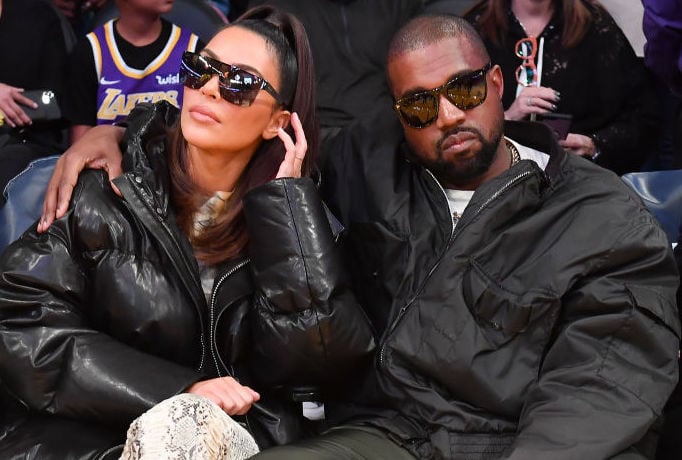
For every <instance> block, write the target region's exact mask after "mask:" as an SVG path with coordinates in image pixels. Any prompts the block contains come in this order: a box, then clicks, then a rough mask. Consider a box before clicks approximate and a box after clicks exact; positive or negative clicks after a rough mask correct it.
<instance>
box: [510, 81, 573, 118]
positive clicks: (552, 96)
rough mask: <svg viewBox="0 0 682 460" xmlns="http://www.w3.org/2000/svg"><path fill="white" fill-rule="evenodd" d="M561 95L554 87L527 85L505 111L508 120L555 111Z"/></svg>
mask: <svg viewBox="0 0 682 460" xmlns="http://www.w3.org/2000/svg"><path fill="white" fill-rule="evenodd" d="M559 100H560V95H559V93H558V92H557V91H554V90H553V89H552V88H546V87H544V86H526V87H525V88H523V90H522V91H521V92H520V93H519V95H518V96H517V97H516V99H515V100H514V102H513V103H512V105H511V106H509V108H508V109H507V111H506V112H504V118H505V119H506V120H523V119H524V118H526V117H528V116H529V115H530V114H532V113H547V112H553V111H555V110H556V108H557V104H558V103H559Z"/></svg>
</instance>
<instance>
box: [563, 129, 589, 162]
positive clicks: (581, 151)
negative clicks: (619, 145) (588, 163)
mask: <svg viewBox="0 0 682 460" xmlns="http://www.w3.org/2000/svg"><path fill="white" fill-rule="evenodd" d="M559 145H560V146H562V147H563V148H565V149H566V150H568V151H569V152H571V153H575V154H576V155H580V156H581V157H587V158H592V157H593V156H594V154H595V152H596V151H597V147H596V146H595V145H594V141H593V140H592V138H591V137H589V136H584V135H582V134H573V133H568V136H566V139H564V140H562V141H559Z"/></svg>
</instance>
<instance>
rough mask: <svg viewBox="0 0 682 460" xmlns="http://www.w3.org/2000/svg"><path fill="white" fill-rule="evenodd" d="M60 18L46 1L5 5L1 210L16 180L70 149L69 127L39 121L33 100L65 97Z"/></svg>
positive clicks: (0, 74)
mask: <svg viewBox="0 0 682 460" xmlns="http://www.w3.org/2000/svg"><path fill="white" fill-rule="evenodd" d="M58 14H59V13H58V11H57V10H56V9H54V8H53V7H52V6H51V5H50V4H49V3H47V2H44V1H42V0H26V1H20V2H19V1H12V0H0V206H2V205H4V204H5V198H4V195H3V191H4V190H5V186H6V185H7V183H8V182H9V181H10V180H11V179H12V178H13V177H14V176H16V175H17V174H19V173H20V172H21V171H22V170H23V169H24V168H25V167H26V165H28V164H29V163H30V162H31V161H33V160H35V159H37V158H41V157H44V156H48V155H54V154H58V153H61V152H62V151H63V150H64V148H65V147H66V144H67V136H66V131H65V127H66V124H65V123H64V122H63V121H62V120H61V119H59V118H57V119H50V120H46V119H41V118H40V117H37V114H36V113H32V109H35V108H37V107H38V103H37V102H36V100H33V99H31V98H29V97H27V96H28V95H30V94H29V92H31V90H36V91H37V93H36V94H41V93H42V92H43V91H50V92H51V93H52V94H53V95H55V98H56V99H55V100H58V98H59V97H60V96H61V95H62V93H61V90H62V74H63V66H64V63H65V61H66V43H65V40H64V33H63V31H62V27H61V24H60V19H59V16H58ZM28 30H39V31H40V33H39V34H38V33H30V32H28Z"/></svg>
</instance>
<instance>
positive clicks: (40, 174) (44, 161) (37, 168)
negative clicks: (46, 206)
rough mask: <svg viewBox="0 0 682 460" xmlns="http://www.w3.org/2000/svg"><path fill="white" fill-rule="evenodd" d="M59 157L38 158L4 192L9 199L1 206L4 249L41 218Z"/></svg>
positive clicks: (0, 240) (0, 237)
mask: <svg viewBox="0 0 682 460" xmlns="http://www.w3.org/2000/svg"><path fill="white" fill-rule="evenodd" d="M58 158H59V155H55V156H51V157H45V158H39V159H37V160H34V161H32V162H31V163H29V165H28V166H27V167H26V169H24V170H23V171H22V172H21V173H19V174H18V175H17V176H16V177H14V178H13V179H12V180H11V181H9V182H8V183H7V186H6V187H5V190H4V191H3V193H4V196H5V199H6V200H7V202H6V203H5V206H3V207H2V208H1V209H0V252H2V251H3V250H4V249H5V248H6V247H7V246H8V245H9V244H10V243H11V242H12V241H14V240H16V239H17V238H19V237H20V236H21V234H22V233H24V232H25V231H26V230H27V229H28V228H29V227H30V226H31V225H33V223H34V222H36V221H37V220H38V219H39V218H40V215H41V213H42V209H43V197H44V196H45V190H46V189H47V183H48V182H49V181H50V177H52V171H54V166H55V164H56V163H57V159H58Z"/></svg>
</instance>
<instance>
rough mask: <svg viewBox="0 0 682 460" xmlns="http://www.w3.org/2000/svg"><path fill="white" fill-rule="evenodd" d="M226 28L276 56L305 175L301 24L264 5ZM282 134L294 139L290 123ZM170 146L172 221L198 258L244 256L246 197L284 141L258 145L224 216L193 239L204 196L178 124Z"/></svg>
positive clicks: (307, 71)
mask: <svg viewBox="0 0 682 460" xmlns="http://www.w3.org/2000/svg"><path fill="white" fill-rule="evenodd" d="M227 27H243V28H246V29H248V30H250V31H253V32H255V33H256V34H258V35H260V36H261V37H263V38H264V39H265V41H266V43H267V46H268V47H269V48H270V49H271V50H272V51H273V53H274V55H275V56H276V58H277V65H278V66H279V72H280V81H281V88H280V90H279V92H280V94H281V95H282V98H283V99H284V101H285V104H286V107H285V108H286V109H287V110H290V111H292V112H296V113H297V114H298V115H299V117H300V119H301V124H302V125H303V130H304V132H305V135H306V139H307V142H308V151H307V153H306V156H305V160H304V161H303V166H302V171H301V174H302V175H303V176H309V175H310V174H311V172H312V168H313V165H314V164H315V161H316V159H317V155H318V150H319V145H318V144H319V141H318V132H317V129H318V127H317V117H316V113H315V79H314V78H315V77H314V73H313V60H312V59H313V58H312V53H311V50H310V44H309V42H308V37H307V35H306V33H305V29H304V28H303V25H302V24H301V23H300V22H299V21H298V19H296V18H295V17H294V16H293V15H291V14H288V13H285V12H282V11H280V10H278V9H276V8H273V7H269V6H263V7H258V8H253V9H251V10H249V11H247V12H246V13H244V14H243V15H242V16H241V17H239V18H238V19H237V20H236V21H234V22H232V23H230V24H229V25H228V26H227ZM286 131H287V132H288V133H289V135H290V136H291V138H292V139H295V136H294V132H293V128H292V127H291V125H289V127H287V129H286ZM170 148H171V154H170V155H169V156H170V159H169V169H170V174H171V183H172V197H171V199H172V201H173V205H174V208H175V210H176V212H177V219H176V220H177V222H178V225H179V226H180V228H181V229H182V230H183V232H184V233H185V234H186V235H189V236H190V239H191V241H192V246H193V248H194V253H195V256H196V257H197V259H199V260H200V261H202V262H203V263H206V264H209V265H213V264H217V263H219V262H223V261H225V260H229V259H233V258H236V257H239V256H243V255H244V254H245V249H246V244H247V242H248V233H247V229H246V222H245V219H244V215H243V199H244V195H246V193H248V192H249V190H251V189H253V188H254V187H257V186H259V185H262V184H265V183H266V182H268V181H270V180H272V179H274V178H275V176H276V174H277V171H278V169H279V166H280V163H281V162H282V160H283V159H284V153H285V148H284V145H283V144H282V141H281V140H280V139H279V138H278V137H275V138H274V139H271V140H265V141H263V142H262V143H261V145H260V146H259V147H258V149H257V150H256V152H255V153H254V155H253V157H252V158H251V160H250V161H249V163H248V164H247V165H246V168H245V169H244V171H243V172H242V174H241V176H240V177H239V179H238V180H237V184H236V186H235V189H234V191H233V193H232V195H230V198H229V199H228V202H227V206H226V210H225V212H223V213H222V214H221V215H220V216H218V217H217V219H216V222H215V223H214V225H212V226H210V227H208V228H206V229H205V230H204V231H203V232H202V233H201V234H200V235H197V236H191V235H192V226H193V220H192V219H193V216H194V214H195V213H196V212H197V210H198V209H199V208H200V206H201V205H202V204H203V203H204V202H205V201H206V199H207V198H208V197H207V196H206V192H205V191H202V190H199V188H198V187H197V186H196V185H195V184H194V183H193V181H192V179H191V177H190V175H189V168H188V162H187V142H186V141H185V139H184V137H183V136H182V131H181V129H180V126H179V124H178V126H177V128H176V129H175V132H174V133H172V135H171V145H170Z"/></svg>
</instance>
